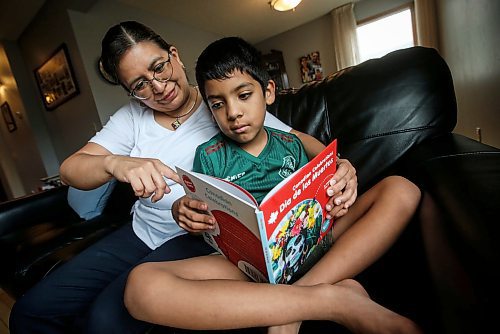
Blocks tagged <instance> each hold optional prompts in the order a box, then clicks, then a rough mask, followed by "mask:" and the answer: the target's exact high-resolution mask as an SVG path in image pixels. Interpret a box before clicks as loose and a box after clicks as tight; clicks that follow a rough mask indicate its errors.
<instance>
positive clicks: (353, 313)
mask: <svg viewBox="0 0 500 334" xmlns="http://www.w3.org/2000/svg"><path fill="white" fill-rule="evenodd" d="M329 287H330V289H329V290H330V292H329V293H330V298H332V305H333V306H334V308H333V309H332V316H333V317H332V319H334V320H335V321H336V322H338V323H339V324H341V325H343V326H345V327H346V328H347V329H349V330H350V331H352V332H353V333H363V334H372V333H373V334H379V333H388V334H389V333H390V334H422V333H423V332H422V330H421V329H420V328H419V327H418V326H417V325H416V324H415V323H414V322H413V321H411V320H410V319H408V318H405V317H403V316H401V315H399V314H397V313H395V312H393V311H391V310H389V309H387V308H385V307H383V306H381V305H379V304H377V303H376V302H374V301H373V300H371V299H370V298H369V297H368V294H367V292H366V290H365V289H364V288H363V287H362V286H361V285H360V284H359V283H357V282H356V281H353V280H348V281H342V282H339V283H337V284H335V285H333V286H329ZM325 290H326V289H325Z"/></svg>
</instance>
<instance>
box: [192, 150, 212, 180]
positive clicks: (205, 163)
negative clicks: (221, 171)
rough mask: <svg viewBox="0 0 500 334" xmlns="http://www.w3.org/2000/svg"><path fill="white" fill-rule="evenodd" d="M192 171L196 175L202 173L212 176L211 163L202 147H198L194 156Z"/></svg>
mask: <svg viewBox="0 0 500 334" xmlns="http://www.w3.org/2000/svg"><path fill="white" fill-rule="evenodd" d="M193 171H194V172H197V173H202V174H206V175H214V168H213V165H212V161H211V160H210V159H209V158H208V156H207V154H206V153H205V149H204V148H203V147H202V146H198V148H197V149H196V153H195V156H194V162H193Z"/></svg>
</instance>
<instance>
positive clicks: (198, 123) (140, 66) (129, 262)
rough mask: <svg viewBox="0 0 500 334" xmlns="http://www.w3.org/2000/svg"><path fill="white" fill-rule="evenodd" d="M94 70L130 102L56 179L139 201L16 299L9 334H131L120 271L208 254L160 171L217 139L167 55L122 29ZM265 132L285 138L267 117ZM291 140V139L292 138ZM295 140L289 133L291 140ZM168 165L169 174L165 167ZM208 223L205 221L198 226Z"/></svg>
mask: <svg viewBox="0 0 500 334" xmlns="http://www.w3.org/2000/svg"><path fill="white" fill-rule="evenodd" d="M101 64H102V68H103V71H104V74H106V76H107V78H108V79H110V80H112V81H113V82H116V83H117V84H120V85H121V86H122V87H123V88H124V89H125V90H126V92H127V93H128V95H129V96H130V97H131V101H130V103H129V104H127V105H125V106H124V107H122V108H121V109H119V110H118V111H117V112H116V113H115V114H114V115H113V116H112V117H111V119H110V120H109V122H108V123H107V124H106V125H105V127H104V128H103V129H102V130H101V131H100V132H99V133H98V134H96V135H95V136H94V137H93V138H92V139H91V140H90V141H89V143H87V144H86V145H85V146H83V147H82V148H81V149H80V150H78V151H77V152H76V153H74V154H73V155H71V156H70V157H69V158H68V159H66V160H65V161H64V162H63V164H62V165H61V169H60V173H61V178H62V180H63V181H64V182H65V183H66V184H68V185H71V186H73V187H76V188H80V189H93V188H96V187H98V186H101V185H102V184H104V183H106V182H108V181H110V180H112V179H117V180H118V181H121V182H127V183H130V185H131V187H132V189H133V190H134V192H135V194H136V195H137V196H138V197H139V199H138V200H137V202H136V203H135V204H134V206H133V221H132V224H126V225H125V226H124V227H122V228H120V229H119V230H118V231H116V232H114V233H112V234H111V235H109V236H107V237H105V238H104V239H102V240H101V241H99V242H98V243H96V244H94V245H92V246H91V247H89V248H88V249H86V250H85V251H83V252H82V253H80V254H79V255H78V256H76V257H75V258H73V259H72V260H71V261H69V262H68V263H67V264H65V265H63V266H61V267H60V268H58V269H57V270H55V271H54V272H53V273H52V274H51V275H49V276H48V277H46V278H45V279H44V280H42V281H41V282H40V283H39V284H38V285H36V286H35V287H34V288H32V289H31V290H30V291H28V292H27V293H26V294H25V295H24V296H23V297H22V298H20V299H19V300H18V301H17V302H16V304H15V305H14V307H13V310H12V312H11V318H10V331H11V333H13V334H15V333H33V332H37V333H68V332H76V331H78V330H82V331H85V332H89V333H114V332H116V333H128V332H131V333H132V332H134V333H137V332H141V331H144V330H145V329H147V328H148V326H149V325H148V324H147V323H145V322H141V321H137V320H135V319H133V318H132V317H131V316H130V315H129V314H128V312H127V311H126V309H125V307H124V305H123V291H124V287H125V281H126V278H127V275H128V273H129V271H130V270H131V269H132V268H133V267H135V266H136V265H137V264H139V263H142V262H157V261H169V260H176V259H182V258H188V257H193V256H199V255H204V254H208V253H210V252H212V251H213V250H212V248H210V247H209V246H208V245H206V244H205V243H204V242H203V241H201V240H200V239H198V238H197V237H192V236H190V235H189V234H187V233H186V231H185V230H184V229H183V228H181V227H180V226H179V225H178V224H177V223H176V222H175V221H174V219H173V216H174V215H175V217H176V218H177V220H178V221H179V222H180V223H179V224H180V225H181V226H195V225H193V224H196V221H197V220H199V217H198V216H197V211H196V210H198V209H203V208H204V204H203V203H200V202H197V201H194V200H190V199H188V198H183V199H182V200H179V201H176V200H177V199H179V198H180V197H181V196H183V194H184V193H183V191H182V187H181V186H180V185H178V184H176V183H175V181H176V180H177V176H176V174H175V173H174V172H173V171H172V169H171V168H170V167H173V166H175V165H179V166H181V167H184V168H191V167H192V162H193V158H194V152H195V149H196V147H197V146H198V145H199V144H200V143H202V142H204V141H206V140H208V139H209V138H211V137H212V136H213V135H214V134H215V133H217V131H218V128H217V125H216V124H215V123H214V122H213V121H212V118H211V115H210V112H209V111H208V109H206V107H205V106H204V104H203V103H202V102H201V97H200V96H199V92H198V89H197V88H196V87H193V86H190V85H189V82H188V80H187V77H186V74H185V72H184V70H183V69H184V65H183V63H182V60H181V58H180V55H179V53H178V51H177V49H176V48H175V47H174V46H172V45H169V44H168V43H166V42H165V41H164V40H163V39H162V38H161V37H160V36H158V35H157V34H156V33H155V32H153V31H152V30H151V29H149V28H148V27H145V26H144V25H142V24H140V23H137V22H123V23H120V24H118V25H116V26H114V27H112V28H110V29H109V30H108V32H107V33H106V35H105V37H104V38H103V40H102V53H101ZM266 124H267V125H269V126H271V127H276V128H279V129H281V130H285V131H290V130H291V129H290V127H288V126H286V125H284V124H283V123H281V122H280V121H278V120H277V119H276V118H274V117H272V115H270V114H268V115H267V116H266ZM292 131H293V130H292ZM295 133H297V132H295ZM297 134H298V136H299V138H300V139H301V140H302V141H303V143H304V146H305V147H306V150H307V151H308V154H309V155H315V154H316V153H318V152H319V151H321V150H322V148H323V145H322V144H321V143H319V142H318V141H316V140H315V139H314V138H312V137H310V136H307V135H305V134H301V133H297ZM169 166H170V167H169ZM356 186H357V180H356V175H355V171H354V168H353V167H352V166H351V165H350V163H349V162H347V161H345V160H344V161H343V163H342V164H340V166H339V168H338V172H337V184H336V185H334V186H333V187H331V189H330V191H331V192H332V194H333V193H338V192H339V191H340V190H341V189H344V190H343V193H342V195H341V196H339V197H338V198H336V200H340V201H341V202H342V203H343V204H342V205H339V206H335V207H334V208H333V209H332V211H331V212H330V213H331V214H332V215H342V214H344V213H345V212H346V211H347V209H346V208H345V207H344V204H345V206H347V207H348V206H350V205H351V204H352V203H353V202H354V200H355V198H356ZM206 219H210V218H206Z"/></svg>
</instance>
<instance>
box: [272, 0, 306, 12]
mask: <svg viewBox="0 0 500 334" xmlns="http://www.w3.org/2000/svg"><path fill="white" fill-rule="evenodd" d="M301 1H302V0H271V1H269V5H270V6H271V8H272V9H274V10H277V11H280V12H284V11H287V10H290V9H293V10H295V7H297V5H298V4H299V3H300V2H301Z"/></svg>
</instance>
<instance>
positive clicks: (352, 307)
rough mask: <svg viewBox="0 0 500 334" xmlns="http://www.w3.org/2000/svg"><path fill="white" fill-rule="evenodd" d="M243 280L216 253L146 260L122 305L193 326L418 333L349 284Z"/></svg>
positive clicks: (148, 317)
mask: <svg viewBox="0 0 500 334" xmlns="http://www.w3.org/2000/svg"><path fill="white" fill-rule="evenodd" d="M216 277H217V278H220V277H222V278H223V279H215V278H216ZM242 280H246V277H244V274H243V273H242V272H241V271H240V270H239V269H238V268H237V267H235V266H234V265H232V264H231V263H230V262H228V261H227V260H225V259H224V258H222V257H220V256H206V257H199V258H193V259H187V260H182V261H175V262H163V263H146V264H143V265H141V266H138V267H137V268H135V269H134V270H133V271H132V272H131V274H130V276H129V281H128V283H127V288H126V291H125V304H126V306H127V308H128V310H129V311H130V313H131V314H132V315H133V316H134V317H136V318H137V319H140V320H144V321H148V322H152V323H157V324H161V325H167V326H171V327H178V328H185V329H195V330H196V329H208V330H210V329H232V328H244V327H268V326H273V325H280V324H287V323H294V322H298V321H302V320H333V321H336V322H338V323H340V324H341V325H343V326H345V327H347V328H348V329H350V330H351V331H353V332H355V333H357V332H359V333H381V332H384V333H419V332H418V331H416V330H415V328H414V327H412V326H413V324H412V323H411V322H409V321H408V319H406V318H404V317H401V316H399V315H397V314H395V313H393V312H391V311H389V310H387V309H385V308H384V307H382V306H380V305H378V304H376V303H375V302H373V301H372V300H370V299H369V298H368V297H366V295H364V294H363V293H360V290H359V289H358V290H354V289H352V288H350V287H349V286H348V284H346V285H342V284H336V285H330V284H319V285H315V286H308V287H301V286H294V285H271V284H259V283H252V282H248V281H242ZM287 333H296V332H293V331H288V332H287Z"/></svg>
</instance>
